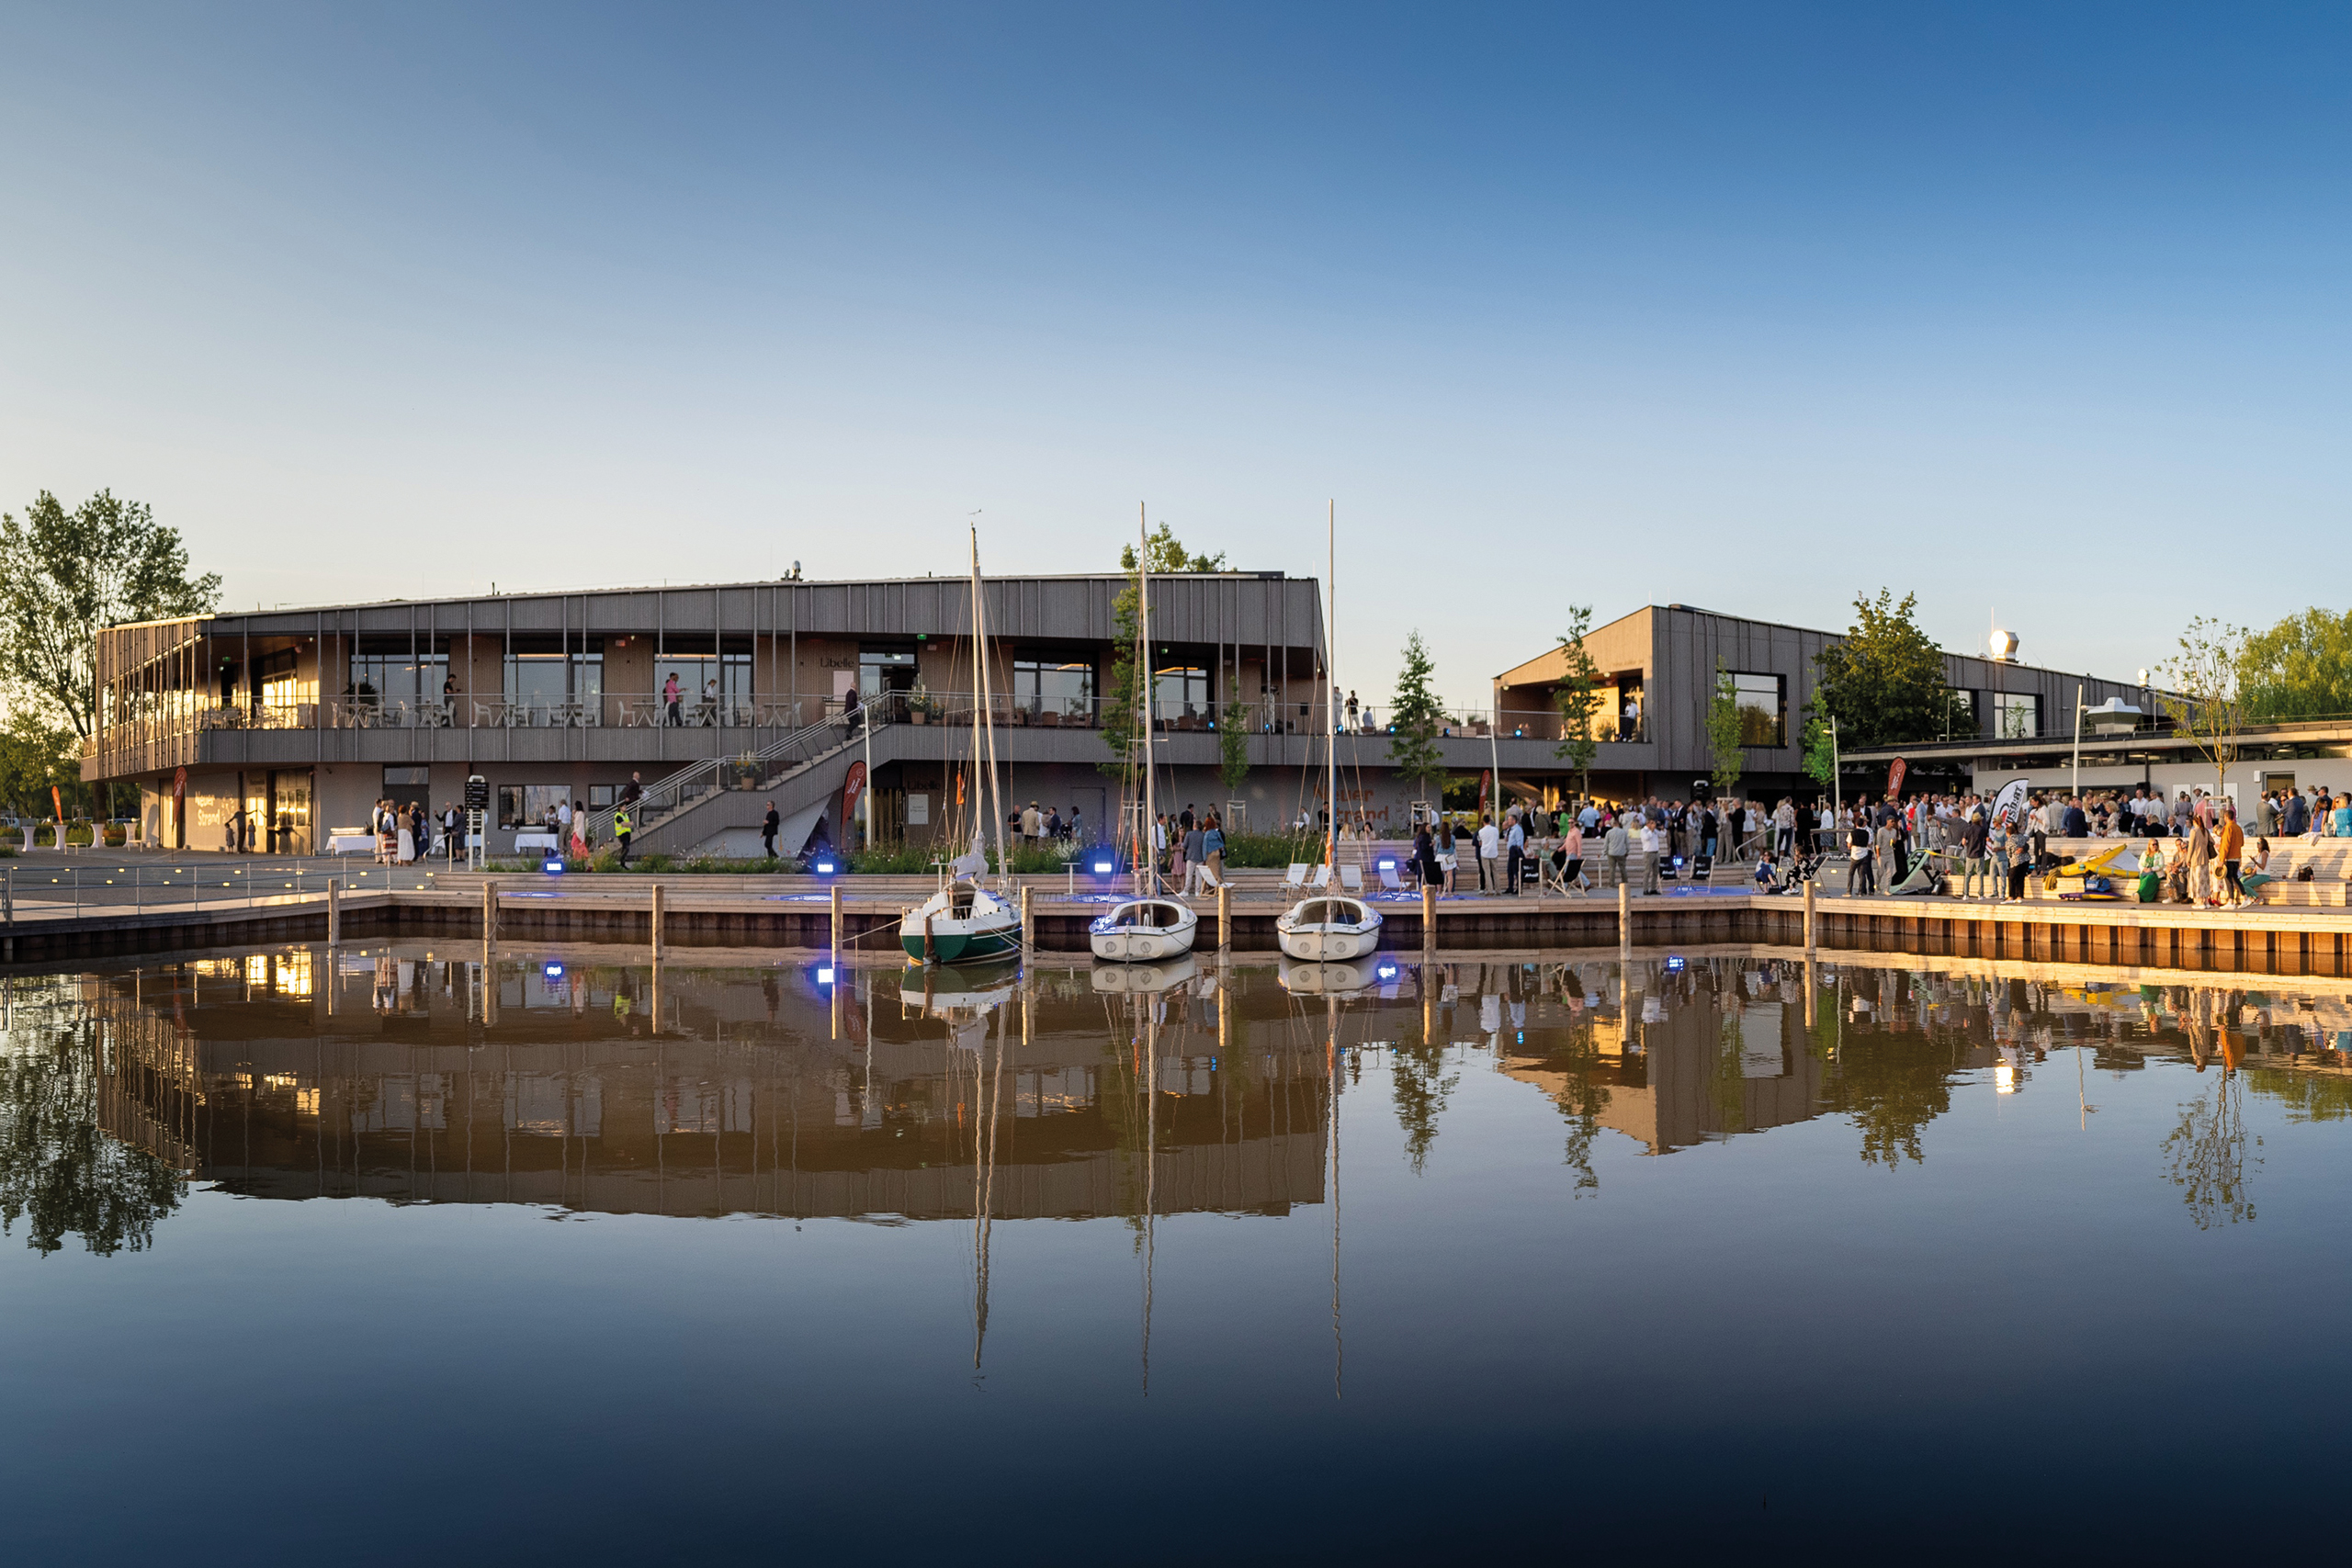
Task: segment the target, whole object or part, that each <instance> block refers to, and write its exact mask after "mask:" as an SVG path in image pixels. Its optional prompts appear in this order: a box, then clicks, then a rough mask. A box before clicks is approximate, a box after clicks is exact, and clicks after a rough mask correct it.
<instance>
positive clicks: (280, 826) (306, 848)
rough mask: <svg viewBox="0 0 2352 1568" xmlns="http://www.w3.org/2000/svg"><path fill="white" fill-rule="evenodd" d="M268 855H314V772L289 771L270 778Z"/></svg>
mask: <svg viewBox="0 0 2352 1568" xmlns="http://www.w3.org/2000/svg"><path fill="white" fill-rule="evenodd" d="M268 822H269V837H268V840H267V845H268V852H269V853H271V854H274V855H306V854H309V853H310V852H311V770H310V769H308V768H302V769H299V770H297V769H287V770H285V771H282V772H273V773H271V774H270V775H269V818H268Z"/></svg>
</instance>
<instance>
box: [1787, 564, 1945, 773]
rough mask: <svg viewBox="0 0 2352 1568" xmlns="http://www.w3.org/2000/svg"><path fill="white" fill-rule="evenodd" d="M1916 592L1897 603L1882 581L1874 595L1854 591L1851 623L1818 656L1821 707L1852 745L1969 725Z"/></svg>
mask: <svg viewBox="0 0 2352 1568" xmlns="http://www.w3.org/2000/svg"><path fill="white" fill-rule="evenodd" d="M1918 602H1919V596H1918V595H1917V594H1916V593H1906V594H1905V595H1904V596H1903V600H1902V602H1901V603H1900V604H1897V603H1895V601H1894V594H1893V593H1892V592H1890V591H1888V590H1886V589H1883V588H1882V589H1880V590H1879V592H1878V598H1877V599H1876V601H1872V600H1871V599H1868V598H1865V597H1863V596H1861V595H1860V594H1857V595H1856V596H1855V599H1854V624H1853V626H1851V627H1849V629H1848V630H1847V632H1846V635H1845V636H1844V637H1842V638H1841V639H1840V640H1838V641H1837V642H1835V643H1832V644H1831V645H1830V646H1829V647H1827V648H1826V649H1822V650H1821V653H1820V655H1819V656H1818V658H1817V659H1816V660H1815V664H1816V665H1817V666H1818V667H1819V669H1820V672H1821V679H1820V682H1819V684H1818V686H1817V687H1816V689H1815V694H1814V701H1815V705H1816V706H1817V707H1818V709H1819V711H1821V712H1822V713H1825V714H1827V715H1829V716H1831V717H1834V718H1835V719H1837V721H1838V738H1839V739H1841V740H1842V741H1843V742H1844V743H1845V745H1846V747H1847V749H1848V750H1852V749H1854V748H1857V747H1865V746H1899V745H1901V744H1903V743H1904V742H1905V741H1907V740H1934V739H1938V738H1939V737H1941V736H1944V735H1949V734H1955V733H1960V732H1962V731H1963V730H1965V729H1966V728H1967V720H1966V718H1965V717H1964V716H1962V711H1961V707H1960V699H1959V697H1958V695H1957V694H1955V693H1954V692H1953V691H1952V689H1951V687H1950V686H1948V685H1946V684H1945V682H1944V656H1943V650H1942V649H1939V648H1938V647H1937V646H1936V645H1935V643H1934V642H1933V641H1932V640H1931V639H1930V638H1929V637H1928V634H1927V633H1926V632H1924V631H1921V630H1920V629H1919V623H1918V621H1917V618H1916V614H1915V613H1916V611H1917V607H1918Z"/></svg>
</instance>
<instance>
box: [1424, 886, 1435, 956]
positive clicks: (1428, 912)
mask: <svg viewBox="0 0 2352 1568" xmlns="http://www.w3.org/2000/svg"><path fill="white" fill-rule="evenodd" d="M1421 946H1422V947H1423V948H1424V949H1428V948H1433V947H1435V946H1437V886H1436V884H1434V883H1430V882H1424V883H1422V884H1421Z"/></svg>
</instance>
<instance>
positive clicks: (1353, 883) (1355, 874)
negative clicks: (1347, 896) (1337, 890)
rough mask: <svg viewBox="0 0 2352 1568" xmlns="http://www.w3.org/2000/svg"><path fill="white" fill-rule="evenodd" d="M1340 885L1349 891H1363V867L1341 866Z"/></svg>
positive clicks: (1355, 892) (1359, 893)
mask: <svg viewBox="0 0 2352 1568" xmlns="http://www.w3.org/2000/svg"><path fill="white" fill-rule="evenodd" d="M1340 886H1341V887H1342V888H1344V889H1345V890H1346V891H1348V892H1350V893H1354V894H1358V895H1361V894H1362V893H1363V868H1362V867H1361V866H1353V865H1343V866H1341V867H1340Z"/></svg>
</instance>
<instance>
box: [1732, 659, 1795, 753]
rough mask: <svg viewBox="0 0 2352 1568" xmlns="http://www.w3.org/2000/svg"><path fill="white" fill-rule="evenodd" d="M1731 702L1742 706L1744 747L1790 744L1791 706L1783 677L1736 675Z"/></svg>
mask: <svg viewBox="0 0 2352 1568" xmlns="http://www.w3.org/2000/svg"><path fill="white" fill-rule="evenodd" d="M1731 686H1732V701H1733V702H1735V703H1736V704H1737V705H1739V743H1740V744H1741V745H1742V746H1785V745H1787V744H1788V743H1789V739H1788V735H1789V724H1788V703H1787V699H1786V698H1785V697H1784V696H1783V694H1782V693H1783V682H1782V677H1781V676H1778V675H1756V674H1746V673H1742V672H1740V671H1733V672H1732V677H1731Z"/></svg>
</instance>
